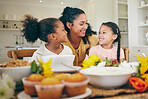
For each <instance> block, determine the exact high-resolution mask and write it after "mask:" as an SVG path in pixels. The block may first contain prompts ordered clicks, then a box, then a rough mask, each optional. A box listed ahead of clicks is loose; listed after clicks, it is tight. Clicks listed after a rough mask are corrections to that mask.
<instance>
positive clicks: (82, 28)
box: [69, 14, 88, 37]
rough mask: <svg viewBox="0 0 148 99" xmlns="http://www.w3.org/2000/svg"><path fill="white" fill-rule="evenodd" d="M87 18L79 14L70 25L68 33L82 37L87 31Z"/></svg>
mask: <svg viewBox="0 0 148 99" xmlns="http://www.w3.org/2000/svg"><path fill="white" fill-rule="evenodd" d="M87 27H88V25H87V18H86V15H85V14H80V15H79V16H78V17H77V18H76V19H75V20H74V21H73V25H71V27H70V28H69V29H70V33H73V34H74V35H75V36H77V37H84V36H85V33H86V29H87Z"/></svg>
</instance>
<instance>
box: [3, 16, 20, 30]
mask: <svg viewBox="0 0 148 99" xmlns="http://www.w3.org/2000/svg"><path fill="white" fill-rule="evenodd" d="M20 29H21V23H20V20H19V19H0V30H3V31H4V30H6V31H10V30H11V31H20Z"/></svg>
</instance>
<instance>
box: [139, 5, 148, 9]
mask: <svg viewBox="0 0 148 99" xmlns="http://www.w3.org/2000/svg"><path fill="white" fill-rule="evenodd" d="M138 9H148V4H145V5H143V6H139V7H138Z"/></svg>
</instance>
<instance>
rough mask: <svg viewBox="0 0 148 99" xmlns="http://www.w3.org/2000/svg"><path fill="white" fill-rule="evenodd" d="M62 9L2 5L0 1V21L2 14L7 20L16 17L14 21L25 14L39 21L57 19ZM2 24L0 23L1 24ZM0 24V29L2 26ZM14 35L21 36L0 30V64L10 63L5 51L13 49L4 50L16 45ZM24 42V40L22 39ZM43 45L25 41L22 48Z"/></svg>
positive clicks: (13, 32)
mask: <svg viewBox="0 0 148 99" xmlns="http://www.w3.org/2000/svg"><path fill="white" fill-rule="evenodd" d="M63 9H64V8H61V7H47V6H46V7H45V6H44V7H43V6H36V5H25V4H17V3H15V4H10V3H7V4H5V3H2V2H1V1H0V19H2V18H3V15H4V14H7V15H8V18H9V19H12V15H14V14H15V15H16V19H22V18H23V16H24V15H25V14H31V15H33V16H35V17H37V18H38V19H39V20H41V19H43V18H46V17H56V18H58V17H59V16H60V15H61V12H62V11H63ZM1 23H2V22H1ZM1 23H0V27H2V24H1ZM9 27H10V26H9ZM16 35H21V32H20V31H19V30H16V31H14V30H13V31H11V30H10V31H9V30H7V31H6V30H0V64H1V63H4V62H6V61H10V60H11V59H9V58H8V57H7V51H8V50H12V49H15V48H5V46H9V45H16ZM24 40H25V39H24ZM41 44H43V43H42V42H41V41H40V40H38V41H37V42H36V43H34V44H30V43H27V42H26V40H25V42H24V44H23V46H24V45H25V46H40V45H41Z"/></svg>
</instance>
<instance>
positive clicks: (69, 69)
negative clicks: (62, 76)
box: [52, 66, 81, 73]
mask: <svg viewBox="0 0 148 99" xmlns="http://www.w3.org/2000/svg"><path fill="white" fill-rule="evenodd" d="M80 69H81V67H80V66H72V68H71V67H66V68H62V69H58V68H53V69H52V70H53V71H55V72H57V73H61V72H77V71H79V70H80Z"/></svg>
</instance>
